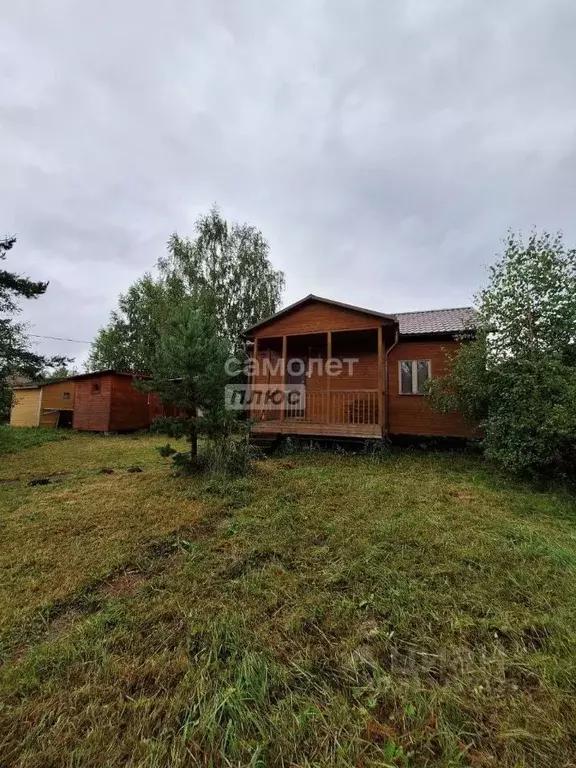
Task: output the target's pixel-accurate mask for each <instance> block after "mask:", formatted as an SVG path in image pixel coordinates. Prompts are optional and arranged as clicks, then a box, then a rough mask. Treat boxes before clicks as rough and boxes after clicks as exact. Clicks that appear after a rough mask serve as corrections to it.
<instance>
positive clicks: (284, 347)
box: [280, 336, 288, 421]
mask: <svg viewBox="0 0 576 768" xmlns="http://www.w3.org/2000/svg"><path fill="white" fill-rule="evenodd" d="M287 354H288V337H287V336H282V402H281V404H280V421H284V413H285V411H286V403H285V402H284V392H285V391H286V357H287Z"/></svg>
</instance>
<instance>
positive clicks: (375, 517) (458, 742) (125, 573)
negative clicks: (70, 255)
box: [0, 434, 576, 768]
mask: <svg viewBox="0 0 576 768" xmlns="http://www.w3.org/2000/svg"><path fill="white" fill-rule="evenodd" d="M69 438H70V439H68V440H64V441H62V442H54V443H49V444H44V445H39V446H37V447H31V448H28V449H26V450H24V451H21V452H19V453H10V454H7V455H3V456H2V458H1V459H0V573H1V574H2V578H1V579H0V638H1V640H2V648H1V653H2V661H3V666H2V668H1V671H0V701H1V702H2V704H0V765H1V766H4V765H6V766H11V767H12V766H17V767H19V768H23V767H24V766H26V767H27V768H31V767H32V766H34V767H37V768H46V767H47V766H81V767H82V768H84V767H85V766H88V767H91V766H106V767H107V768H108V767H112V766H130V767H135V766H138V767H141V768H161V767H162V768H164V767H165V766H170V767H171V768H176V767H179V766H196V765H197V766H248V765H250V766H262V767H264V766H286V767H287V768H288V766H306V767H308V766H309V767H310V768H311V767H312V766H314V767H316V766H326V767H328V766H363V767H368V766H380V767H381V768H384V767H385V766H415V767H417V768H419V767H420V766H470V767H471V768H485V767H487V766H510V767H512V766H515V767H516V766H534V767H538V768H540V767H541V766H550V768H560V767H561V766H566V767H567V766H574V765H575V764H576V763H575V762H574V761H575V755H576V589H575V586H576V584H575V570H576V501H575V500H574V499H573V498H571V497H569V496H568V495H565V494H563V493H560V492H558V493H552V492H547V493H538V492H535V491H533V490H530V489H529V488H525V487H520V486H514V485H511V484H506V483H504V482H503V481H501V480H499V479H498V478H496V477H494V476H491V475H490V474H489V473H488V472H487V471H486V470H485V469H484V468H483V467H482V465H481V463H479V461H478V460H476V459H471V458H469V457H464V456H452V455H416V454H411V453H409V452H404V453H394V454H391V455H390V457H389V458H387V459H384V460H370V459H369V458H364V457H358V456H350V455H349V456H340V455H328V454H300V455H297V456H293V457H288V458H275V459H271V460H268V461H264V462H260V463H258V464H257V465H256V466H255V468H254V471H253V474H252V475H251V476H250V477H248V478H244V479H241V480H236V481H228V482H218V481H215V480H212V481H209V480H206V479H203V480H200V479H195V480H189V481H184V480H179V479H175V478H173V477H172V476H171V475H170V472H169V468H168V461H167V460H165V459H162V458H160V457H159V456H158V455H157V454H156V453H155V452H154V451H153V447H154V446H155V445H159V444H161V443H162V442H165V439H164V440H162V439H161V438H154V437H150V436H138V437H110V438H104V437H100V436H85V435H77V434H73V435H69ZM132 465H138V466H139V467H140V468H142V469H143V472H140V473H129V472H128V468H129V467H131V466H132ZM102 467H107V468H110V469H112V470H114V471H113V473H111V474H101V473H99V469H101V468H102ZM48 476H52V477H55V479H56V480H57V482H54V483H51V484H49V485H42V486H35V487H30V486H28V484H27V481H28V480H30V479H31V478H37V477H48ZM2 481H4V483H3V484H1V483H2Z"/></svg>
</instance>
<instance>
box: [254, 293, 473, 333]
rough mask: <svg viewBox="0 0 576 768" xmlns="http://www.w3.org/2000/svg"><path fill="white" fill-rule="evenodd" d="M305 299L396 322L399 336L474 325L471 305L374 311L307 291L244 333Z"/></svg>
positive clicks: (455, 329)
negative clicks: (391, 313) (390, 312)
mask: <svg viewBox="0 0 576 768" xmlns="http://www.w3.org/2000/svg"><path fill="white" fill-rule="evenodd" d="M309 301H320V302H322V303H323V304H329V305H331V306H335V307H342V308H344V309H350V310H352V311H354V312H361V313H362V314H365V315H373V316H374V317H381V318H382V319H383V320H389V321H391V322H397V323H398V331H399V333H400V335H401V336H428V335H431V334H442V333H461V332H463V331H473V330H475V328H476V325H477V321H476V310H475V309H474V308H473V307H455V308H453V309H428V310H423V311H421V312H398V313H397V314H395V315H385V314H383V313H382V312H375V311H374V310H373V309H366V308H365V307H356V306H354V305H353V304H343V303H342V302H341V301H333V300H332V299H325V298H322V296H315V295H314V294H313V293H310V294H308V296H305V297H304V298H303V299H300V301H296V302H295V303H294V304H290V305H289V306H288V307H284V309H281V310H280V312H276V314H274V315H270V317H266V318H264V320H261V321H260V322H259V323H256V324H255V325H252V326H250V328H247V329H246V331H245V333H246V334H250V333H251V332H252V331H255V330H256V329H257V328H260V327H261V326H263V325H266V324H267V323H270V322H272V321H273V320H276V318H278V317H281V316H282V315H285V314H286V313H288V312H291V311H292V310H294V309H297V308H298V307H300V306H302V305H303V304H305V303H307V302H309Z"/></svg>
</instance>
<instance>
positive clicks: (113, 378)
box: [73, 370, 162, 432]
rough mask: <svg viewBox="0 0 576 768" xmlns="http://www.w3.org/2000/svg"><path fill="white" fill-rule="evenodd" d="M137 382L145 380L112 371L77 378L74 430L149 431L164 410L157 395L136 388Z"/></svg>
mask: <svg viewBox="0 0 576 768" xmlns="http://www.w3.org/2000/svg"><path fill="white" fill-rule="evenodd" d="M138 378H140V379H141V378H143V377H142V376H137V375H136V374H133V373H125V372H123V371H112V370H108V371H97V372H93V373H84V374H80V375H78V376H75V377H74V381H75V384H76V396H75V400H74V421H73V426H74V429H77V430H81V431H88V432H128V431H134V430H137V429H147V428H148V427H149V426H150V424H151V423H152V421H153V420H154V418H155V417H156V416H158V415H160V412H161V410H162V407H161V405H160V404H159V402H158V397H157V396H156V395H149V394H147V393H145V392H140V391H139V390H138V389H136V388H135V387H134V382H135V380H136V379H138ZM144 378H145V377H144Z"/></svg>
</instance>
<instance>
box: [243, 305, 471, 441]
mask: <svg viewBox="0 0 576 768" xmlns="http://www.w3.org/2000/svg"><path fill="white" fill-rule="evenodd" d="M474 316H475V313H474V310H473V309H472V308H470V307H464V308H459V309H440V310H431V311H427V312H406V313H401V314H395V315H392V314H384V313H381V312H376V311H373V310H370V309H364V308H362V307H355V306H351V305H348V304H342V303H340V302H337V301H331V300H329V299H323V298H321V297H319V296H314V295H309V296H306V297H305V298H304V299H302V300H301V301H298V302H296V303H295V304H292V305H291V306H289V307H286V308H285V309H283V310H281V311H280V312H278V313H277V314H275V315H273V316H272V317H268V318H266V319H264V320H262V321H261V322H259V323H257V324H256V325H254V326H252V327H251V328H249V329H248V330H247V332H246V336H247V339H248V340H249V342H252V343H253V360H254V371H253V372H252V375H251V393H250V416H251V419H252V422H253V427H252V430H253V433H255V435H266V434H268V435H281V434H289V435H309V436H316V437H323V436H324V437H353V438H381V437H383V436H386V435H419V436H420V435H421V436H447V437H470V436H474V432H473V430H472V429H471V427H470V425H468V424H466V423H465V422H464V420H463V418H462V417H461V415H460V414H459V413H452V414H439V413H436V412H434V411H433V410H431V408H430V407H429V405H428V402H427V398H426V396H425V383H426V381H427V380H428V379H429V378H431V377H436V376H442V375H444V374H445V373H446V366H447V352H449V351H450V350H454V349H457V347H458V345H459V344H460V343H461V341H460V335H461V334H462V333H463V332H472V333H473V329H474ZM290 388H294V390H295V391H296V390H297V391H299V392H300V393H301V395H302V396H301V397H300V399H298V398H296V400H295V401H293V402H292V403H291V402H290V401H289V399H288V398H287V396H286V392H287V390H289V389H290ZM276 390H277V391H283V392H284V393H285V396H284V397H281V396H279V397H278V398H277V399H275V398H274V396H270V393H271V392H274V391H276Z"/></svg>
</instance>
